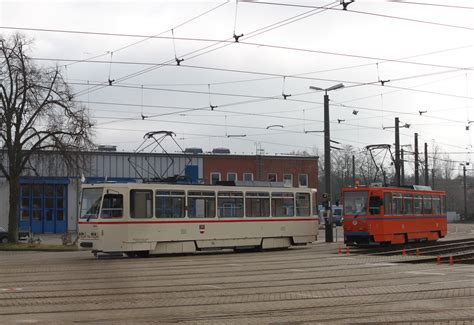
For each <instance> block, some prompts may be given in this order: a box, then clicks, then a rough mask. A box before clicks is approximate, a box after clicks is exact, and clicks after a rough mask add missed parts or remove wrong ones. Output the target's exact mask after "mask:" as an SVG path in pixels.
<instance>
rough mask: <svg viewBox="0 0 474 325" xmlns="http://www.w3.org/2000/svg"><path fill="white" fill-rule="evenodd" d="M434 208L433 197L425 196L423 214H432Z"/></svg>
mask: <svg viewBox="0 0 474 325" xmlns="http://www.w3.org/2000/svg"><path fill="white" fill-rule="evenodd" d="M432 213H433V206H432V205H431V196H429V195H423V214H432Z"/></svg>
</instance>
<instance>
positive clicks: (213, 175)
mask: <svg viewBox="0 0 474 325" xmlns="http://www.w3.org/2000/svg"><path fill="white" fill-rule="evenodd" d="M220 180H221V173H211V184H216V183H217V182H219V181H220Z"/></svg>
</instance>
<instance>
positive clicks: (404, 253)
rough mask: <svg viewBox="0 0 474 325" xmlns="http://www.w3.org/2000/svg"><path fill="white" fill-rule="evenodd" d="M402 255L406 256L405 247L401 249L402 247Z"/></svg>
mask: <svg viewBox="0 0 474 325" xmlns="http://www.w3.org/2000/svg"><path fill="white" fill-rule="evenodd" d="M402 255H403V256H407V250H406V249H405V247H403V249H402Z"/></svg>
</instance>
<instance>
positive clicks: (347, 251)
mask: <svg viewBox="0 0 474 325" xmlns="http://www.w3.org/2000/svg"><path fill="white" fill-rule="evenodd" d="M349 253H350V251H349V247H346V255H349Z"/></svg>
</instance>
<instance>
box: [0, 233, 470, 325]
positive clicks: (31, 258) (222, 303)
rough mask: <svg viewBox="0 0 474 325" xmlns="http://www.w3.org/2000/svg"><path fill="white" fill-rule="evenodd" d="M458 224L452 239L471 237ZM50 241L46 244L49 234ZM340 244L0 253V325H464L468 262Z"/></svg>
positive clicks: (466, 319) (467, 308)
mask: <svg viewBox="0 0 474 325" xmlns="http://www.w3.org/2000/svg"><path fill="white" fill-rule="evenodd" d="M472 229H473V228H471V227H458V229H457V230H458V231H457V232H454V230H455V228H454V229H453V230H452V234H451V235H450V237H452V238H453V239H454V238H462V237H472V236H473V235H472V234H471V231H472ZM50 239H51V240H53V238H50ZM341 246H342V243H341V242H339V243H325V242H324V241H318V242H317V243H314V244H312V245H310V246H307V247H298V248H292V249H289V250H284V251H270V252H259V253H222V252H221V253H205V254H203V253H200V254H194V255H178V256H162V257H152V258H145V259H138V258H135V259H128V258H115V259H96V258H94V257H93V256H92V254H91V253H89V252H0V274H1V277H0V324H2V325H9V324H48V325H49V324H66V325H67V324H75V325H106V324H139V325H142V324H176V323H180V324H273V325H277V324H288V325H290V324H291V325H296V324H319V323H321V324H322V323H330V324H369V323H372V324H380V323H390V324H398V323H400V324H402V323H416V324H428V323H429V324H441V323H449V324H470V323H471V322H472V320H473V319H474V265H462V264H459V265H457V264H455V265H454V266H449V265H436V264H431V263H430V264H409V263H408V264H405V263H399V262H401V261H408V260H411V259H416V258H417V257H414V256H384V257H382V256H378V257H376V256H368V255H356V254H352V253H351V254H349V255H346V254H343V255H339V254H338V253H337V251H338V247H341Z"/></svg>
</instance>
